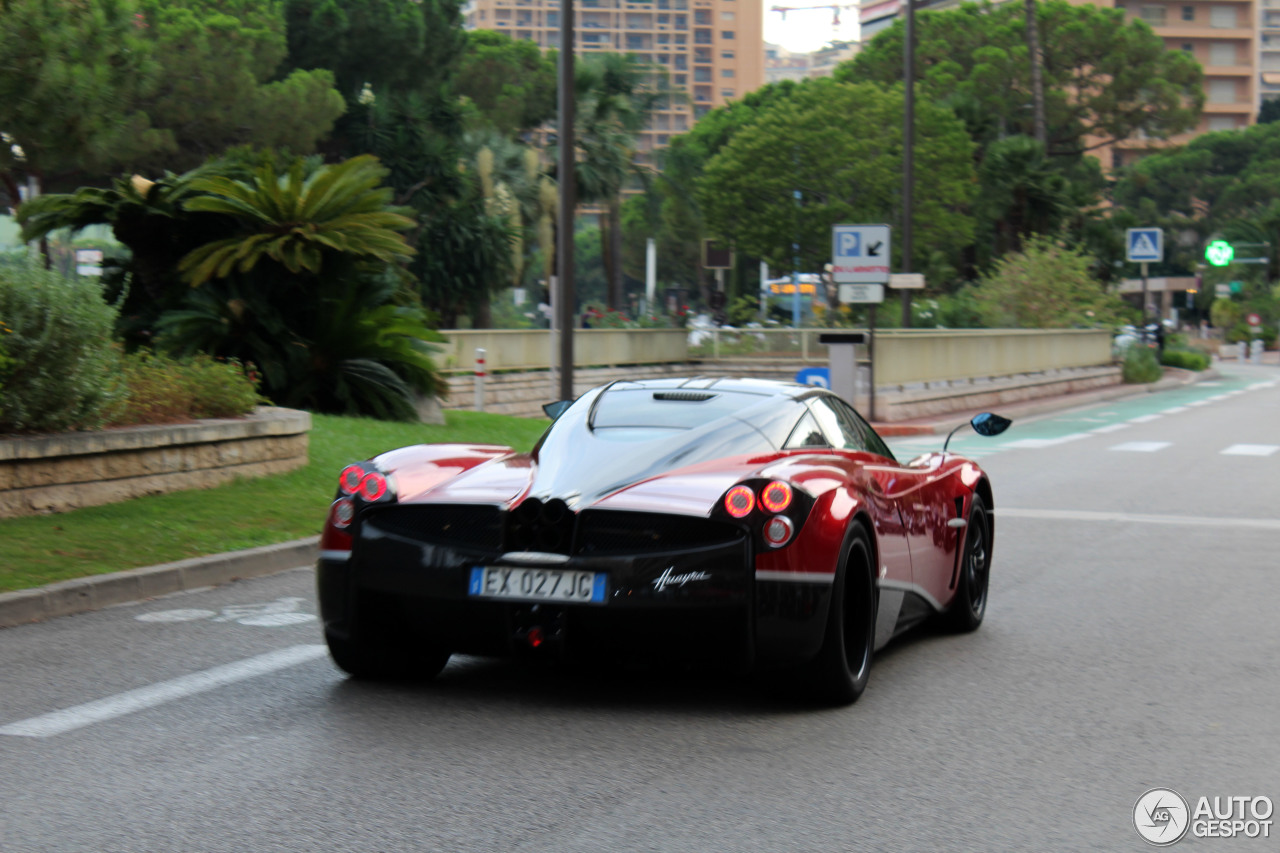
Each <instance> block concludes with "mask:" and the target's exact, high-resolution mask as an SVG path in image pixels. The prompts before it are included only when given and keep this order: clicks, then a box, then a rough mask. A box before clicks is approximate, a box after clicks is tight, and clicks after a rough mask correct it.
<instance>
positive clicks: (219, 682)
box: [0, 645, 325, 737]
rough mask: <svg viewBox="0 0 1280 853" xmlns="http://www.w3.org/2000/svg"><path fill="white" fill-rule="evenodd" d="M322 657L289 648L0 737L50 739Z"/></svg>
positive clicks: (320, 652) (3, 731) (319, 649)
mask: <svg viewBox="0 0 1280 853" xmlns="http://www.w3.org/2000/svg"><path fill="white" fill-rule="evenodd" d="M324 655H325V647H324V646H322V645H306V646H289V647H288V648H284V649H278V650H276V651H274V652H267V653H266V654H265V655H258V656H257V657H251V658H246V659H245V660H241V661H236V662H235V663H228V664H223V665H222V666H215V667H213V668H212V669H206V670H204V671H202V672H193V673H191V674H190V675H183V676H181V677H179V678H174V679H171V680H169V681H161V682H159V683H158V684H150V685H148V686H146V687H139V688H138V689H136V690H128V691H126V692H124V693H117V694H116V695H115V696H108V697H106V698H105V699H98V700H96V701H94V702H86V703H85V704H83V705H76V706H75V707H72V708H64V709H62V710H61V711H51V712H49V713H48V714H42V715H40V716H39V717H31V718H30V719H27V720H20V721H18V722H16V723H10V724H9V725H7V726H0V735H11V736H13V737H52V736H54V735H60V734H65V733H66V732H69V731H74V730H75V729H79V728H83V727H84V726H88V725H92V724H93V723H100V722H102V721H104V720H111V719H114V718H116V717H123V716H124V715H125V714H132V713H135V712H137V711H144V710H146V709H147V708H154V707H155V706H157V705H163V704H165V703H166V702H173V701H175V700H178V699H185V698H186V697H188V696H194V695H196V694H197V693H205V692H207V691H209V690H213V689H215V688H218V687H223V686H225V685H228V684H234V683H235V682H237V681H244V680H246V679H249V678H255V677H257V676H259V675H266V674H267V673H269V672H275V671H277V670H281V669H288V668H289V667H291V666H297V665H298V664H302V663H306V662H308V661H312V660H315V659H316V658H319V657H323V656H324Z"/></svg>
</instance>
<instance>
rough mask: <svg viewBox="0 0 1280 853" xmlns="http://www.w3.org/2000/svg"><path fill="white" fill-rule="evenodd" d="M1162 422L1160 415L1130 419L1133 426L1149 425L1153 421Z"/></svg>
mask: <svg viewBox="0 0 1280 853" xmlns="http://www.w3.org/2000/svg"><path fill="white" fill-rule="evenodd" d="M1158 420H1160V416H1159V415H1139V416H1138V417H1136V418H1129V423H1131V424H1149V423H1151V422H1152V421H1158Z"/></svg>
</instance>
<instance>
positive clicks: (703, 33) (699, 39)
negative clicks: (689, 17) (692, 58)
mask: <svg viewBox="0 0 1280 853" xmlns="http://www.w3.org/2000/svg"><path fill="white" fill-rule="evenodd" d="M693 43H694V44H711V30H694V31H693Z"/></svg>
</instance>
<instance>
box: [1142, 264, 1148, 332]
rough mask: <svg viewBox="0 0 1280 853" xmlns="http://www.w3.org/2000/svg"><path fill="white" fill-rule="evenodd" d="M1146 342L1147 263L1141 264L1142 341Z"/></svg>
mask: <svg viewBox="0 0 1280 853" xmlns="http://www.w3.org/2000/svg"><path fill="white" fill-rule="evenodd" d="M1146 340H1147V262H1146V261H1143V262H1142V341H1143V343H1146Z"/></svg>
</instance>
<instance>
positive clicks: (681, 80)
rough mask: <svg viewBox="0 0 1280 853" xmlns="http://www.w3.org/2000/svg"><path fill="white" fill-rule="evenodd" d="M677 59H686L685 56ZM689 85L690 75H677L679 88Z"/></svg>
mask: <svg viewBox="0 0 1280 853" xmlns="http://www.w3.org/2000/svg"><path fill="white" fill-rule="evenodd" d="M676 59H684V57H683V56H677V57H676ZM688 83H689V75H688V74H677V75H676V85H677V86H687V85H688Z"/></svg>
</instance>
